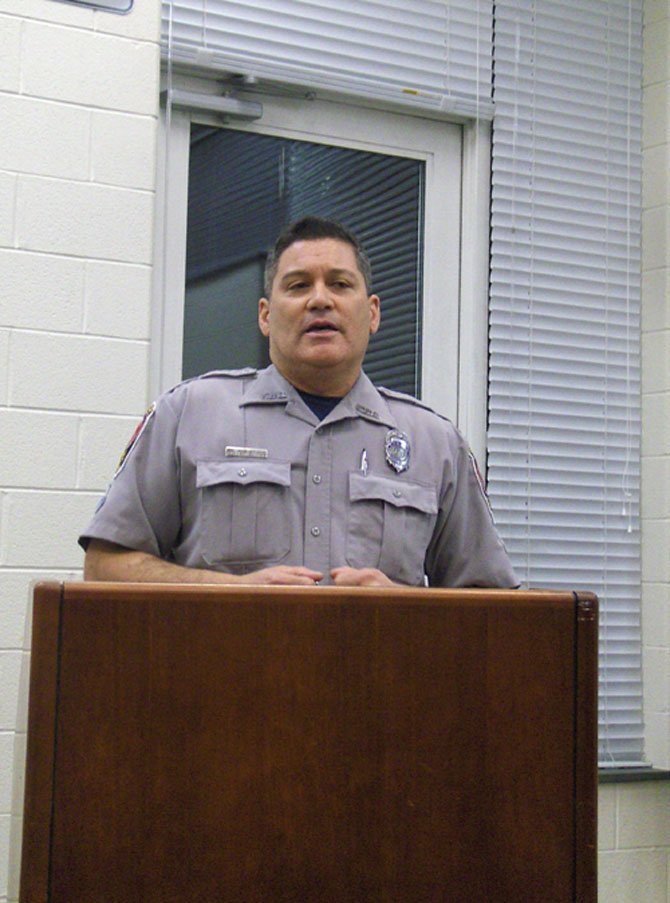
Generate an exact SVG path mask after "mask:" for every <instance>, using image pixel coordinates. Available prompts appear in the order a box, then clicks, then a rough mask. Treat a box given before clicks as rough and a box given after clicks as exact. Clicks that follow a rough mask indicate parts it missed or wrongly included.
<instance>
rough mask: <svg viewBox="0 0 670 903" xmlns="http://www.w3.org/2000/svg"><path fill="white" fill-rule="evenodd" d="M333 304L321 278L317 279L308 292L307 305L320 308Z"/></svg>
mask: <svg viewBox="0 0 670 903" xmlns="http://www.w3.org/2000/svg"><path fill="white" fill-rule="evenodd" d="M332 306H333V299H332V297H331V295H330V292H329V291H328V286H327V285H326V283H325V282H323V281H322V280H321V279H317V280H316V281H315V282H314V284H313V285H312V291H311V292H310V293H309V301H308V307H310V308H315V309H317V310H321V309H324V308H330V307H332Z"/></svg>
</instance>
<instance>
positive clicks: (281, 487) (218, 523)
mask: <svg viewBox="0 0 670 903" xmlns="http://www.w3.org/2000/svg"><path fill="white" fill-rule="evenodd" d="M290 486H291V465H290V462H288V461H268V460H262V461H249V460H240V459H237V460H235V461H212V460H201V461H198V462H197V465H196V487H197V488H198V489H199V490H201V491H202V530H201V543H202V557H203V558H204V560H205V561H206V562H207V564H210V565H217V564H249V563H258V564H261V563H270V562H276V561H280V560H281V559H283V558H285V557H286V556H287V555H288V553H289V551H290V549H291V526H290V522H289V492H290Z"/></svg>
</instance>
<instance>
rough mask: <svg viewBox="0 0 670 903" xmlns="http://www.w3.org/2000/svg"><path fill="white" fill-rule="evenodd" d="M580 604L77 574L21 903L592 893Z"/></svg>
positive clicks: (586, 668) (467, 902) (591, 897)
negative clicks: (45, 849) (141, 582)
mask: <svg viewBox="0 0 670 903" xmlns="http://www.w3.org/2000/svg"><path fill="white" fill-rule="evenodd" d="M577 612H578V604H577V599H576V598H575V596H574V595H573V594H572V593H514V592H507V591H504V592H503V591H499V592H498V591H475V590H470V591H457V590H423V591H413V590H400V591H398V592H395V591H391V592H389V591H388V590H340V589H337V590H336V589H319V588H317V589H314V590H311V589H308V590H298V591H296V590H295V589H281V588H277V589H271V590H268V589H261V588H253V589H246V590H244V591H243V592H240V591H238V590H236V589H232V588H231V589H223V590H222V589H220V588H214V587H206V588H201V587H190V588H185V587H176V588H175V587H168V586H162V587H158V586H146V585H145V586H133V585H126V586H121V585H108V584H66V585H65V588H64V595H63V604H62V610H61V624H60V635H61V642H60V665H59V668H60V681H59V692H58V713H57V724H56V737H55V744H54V746H55V764H54V772H53V773H54V788H53V806H52V815H51V825H50V837H51V845H50V873H49V886H50V893H49V896H48V898H44V897H38V896H34V895H31V894H33V891H32V889H31V886H30V883H28V884H25V885H24V886H23V887H22V894H21V900H22V903H37V901H38V900H39V901H40V903H41V901H42V900H44V899H47V900H48V903H74V901H76V903H103V901H104V903H172V901H174V903H177V901H179V903H184V901H217V903H227V901H231V903H232V901H235V903H247V901H248V903H256V901H258V903H260V901H262V903H275V901H276V903H289V901H301V903H304V901H319V903H365V901H370V903H391V901H392V903H415V901H416V903H419V901H421V903H424V901H425V903H428V901H431V903H432V901H435V903H437V901H439V903H444V901H445V900H449V901H450V903H489V901H490V903H505V901H512V900H513V901H514V903H518V901H520V900H523V901H524V903H535V901H537V903H567V901H574V900H579V903H595V883H594V882H592V881H591V877H590V876H592V874H593V863H594V862H595V852H594V850H595V848H594V846H593V842H594V840H595V819H594V818H593V815H594V812H595V810H594V803H593V799H592V797H593V795H594V792H595V786H594V785H593V783H592V781H591V778H590V777H589V775H591V773H592V771H593V769H594V768H595V758H594V749H595V746H594V741H593V737H594V736H595V724H593V723H592V717H593V711H592V708H590V707H589V706H590V699H591V696H590V695H589V694H591V693H592V689H593V687H592V685H591V686H590V687H589V688H588V689H587V691H586V697H585V696H584V689H583V688H581V687H580V686H579V682H580V681H584V680H585V679H586V678H585V676H586V677H588V678H589V679H591V678H590V677H589V675H591V665H592V661H593V658H592V651H591V645H592V644H593V636H592V635H591V633H592V632H591V633H588V632H587V634H585V635H584V636H582V635H581V633H580V629H581V628H580V626H579V623H580V622H579V619H578V615H577ZM39 616H40V615H38V617H39ZM35 655H38V650H37V649H36V651H35ZM585 662H586V664H584V663H585ZM38 670H39V667H38ZM50 673H52V672H48V671H47V674H46V676H44V675H40V676H39V677H38V678H37V680H38V681H39V682H41V684H42V685H44V683H45V682H46V683H47V684H48V683H49V680H50V677H49V674H50ZM585 699H586V703H585V702H584V700H585ZM36 712H37V714H36V715H35V717H34V718H33V712H32V710H31V731H32V730H38V731H39V730H40V727H39V726H38V727H36V726H35V725H36V721H35V719H38V720H39V717H40V715H39V708H38V709H36ZM51 723H52V727H53V720H52V722H51ZM41 730H42V732H41V734H40V735H39V736H40V737H41V738H42V739H41V740H40V743H47V742H48V736H49V730H48V729H46V730H45V729H41ZM591 758H593V762H592V761H591ZM42 768H43V766H42ZM582 771H583V774H582V773H581V772H582ZM587 797H588V798H587ZM32 804H33V805H35V800H34V799H33V803H32ZM36 811H37V812H42V813H44V812H45V811H46V810H45V806H44V804H43V803H40V804H38V805H37V807H36ZM37 821H39V817H37V816H36V815H35V814H33V815H30V816H29V821H28V822H27V824H28V825H32V828H31V830H35V829H36V824H37ZM41 828H42V831H43V830H44V826H43V825H42V826H41ZM37 834H38V835H39V831H37ZM578 845H579V847H581V848H580V849H578ZM38 846H39V845H38ZM30 849H31V846H30V843H29V845H28V847H26V850H27V851H28V858H29V859H30ZM578 857H581V858H579V861H578ZM24 864H25V860H24ZM35 867H36V868H37V870H38V871H40V870H43V868H44V857H42V859H39V857H38V859H37V860H36V866H35ZM25 868H29V869H31V870H32V868H33V865H32V864H30V865H26V866H25ZM24 874H25V872H24ZM37 883H38V884H39V882H37ZM43 883H44V882H43ZM577 888H579V896H576V893H577Z"/></svg>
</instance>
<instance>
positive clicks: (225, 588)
mask: <svg viewBox="0 0 670 903" xmlns="http://www.w3.org/2000/svg"><path fill="white" fill-rule="evenodd" d="M33 591H34V594H35V596H36V597H37V596H40V595H43V594H45V593H48V594H49V595H52V596H53V594H54V593H55V592H59V594H60V595H61V598H62V599H64V600H66V601H76V600H83V599H87V598H88V599H90V598H91V596H95V597H98V598H103V597H104V598H106V599H110V600H113V599H120V598H124V597H125V598H129V599H133V600H137V599H139V598H145V599H149V598H157V597H160V596H170V597H171V598H175V597H177V598H180V597H183V598H187V597H188V596H198V597H205V598H208V599H220V600H221V601H227V600H228V601H229V600H231V599H237V600H240V599H245V600H249V601H252V600H253V601H261V600H263V599H266V600H268V601H270V600H277V601H279V600H283V601H285V602H288V601H291V600H296V601H299V602H301V603H304V602H307V601H314V602H330V603H341V602H344V601H347V600H352V601H353V600H360V601H367V602H374V601H379V602H386V603H388V602H402V603H405V604H407V603H417V604H421V603H424V604H444V603H448V602H459V603H466V604H467V603H472V604H476V603H483V602H487V603H496V602H500V603H503V602H504V603H510V602H516V603H519V604H521V605H524V604H526V605H527V604H538V603H544V604H547V603H551V602H553V603H555V604H562V605H565V604H569V605H574V604H575V603H584V602H597V596H596V594H595V593H593V592H591V591H590V590H565V589H560V590H553V589H485V588H478V587H467V588H460V587H458V588H457V587H454V588H445V589H443V588H436V587H413V586H407V587H405V586H393V587H383V588H382V587H340V586H313V587H312V586H240V585H232V584H231V585H225V584H213V583H209V584H208V583H203V584H196V583H111V582H96V581H68V582H62V583H59V582H56V581H40V582H37V583H35V584H34V587H33Z"/></svg>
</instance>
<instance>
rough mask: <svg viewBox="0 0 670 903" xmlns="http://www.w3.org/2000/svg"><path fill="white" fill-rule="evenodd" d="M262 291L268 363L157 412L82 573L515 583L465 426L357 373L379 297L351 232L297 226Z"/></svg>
mask: <svg viewBox="0 0 670 903" xmlns="http://www.w3.org/2000/svg"><path fill="white" fill-rule="evenodd" d="M265 293H266V297H264V298H261V300H260V302H259V310H258V322H259V326H260V329H261V332H262V333H263V335H265V336H267V337H268V338H269V340H270V358H271V360H272V365H271V366H270V367H269V368H267V369H266V370H262V371H258V372H257V371H255V370H251V369H249V370H243V371H215V372H213V373H207V374H204V375H203V376H201V377H197V378H196V379H192V380H188V381H186V382H184V383H181V384H180V385H179V386H177V387H175V388H174V389H172V390H171V391H170V392H167V393H166V394H165V395H163V396H162V397H161V398H160V399H159V400H158V402H157V404H156V405H155V406H152V408H150V410H149V412H148V414H147V415H146V417H145V419H144V421H143V422H142V424H141V426H140V428H138V430H137V431H136V434H135V436H134V437H133V440H131V444H130V446H129V447H128V449H127V450H126V453H125V454H124V457H123V459H122V462H121V464H120V466H119V468H118V470H117V474H116V476H115V478H114V480H113V481H112V484H111V485H110V488H109V490H108V492H107V495H106V496H105V498H104V499H103V500H102V501H101V503H100V505H99V507H98V510H97V512H96V514H95V515H94V517H93V520H92V521H91V523H90V524H89V526H88V528H87V529H86V531H85V533H84V534H83V535H82V537H80V542H81V544H82V545H83V546H84V548H86V549H87V552H86V562H85V577H86V579H95V580H135V581H155V582H180V583H181V582H186V583H227V584H240V583H244V584H295V585H314V584H316V583H334V584H337V585H346V586H389V585H392V584H394V583H400V584H405V585H414V586H416V585H422V584H424V583H425V576H426V577H427V579H428V583H429V584H430V585H434V586H502V587H511V586H515V585H516V579H515V577H514V574H513V571H512V568H511V566H510V563H509V560H508V558H507V554H506V552H505V549H504V547H503V545H502V542H501V541H500V539H499V537H498V534H497V532H496V530H495V527H494V525H493V520H492V517H491V513H490V509H489V506H488V502H487V500H486V497H485V494H484V491H483V488H482V486H481V482H480V478H479V476H478V472H477V469H476V465H475V463H474V459H473V458H472V454H471V453H470V451H469V449H468V447H467V445H466V443H465V442H464V440H463V439H462V437H461V436H460V435H459V433H458V432H457V431H456V429H455V428H454V427H453V425H452V424H451V423H450V422H449V421H447V420H446V419H444V418H442V417H440V416H439V415H437V414H435V413H434V412H432V411H431V410H430V409H428V408H426V407H425V406H424V405H422V404H421V403H420V402H418V401H416V400H415V399H413V398H410V397H409V396H405V395H401V394H400V393H395V392H391V391H389V390H385V389H376V388H375V387H374V386H373V385H372V384H371V383H370V381H369V380H368V378H367V377H366V376H365V374H364V373H363V372H362V370H361V365H362V362H363V357H364V355H365V351H366V348H367V345H368V341H369V337H370V335H372V334H373V333H375V332H376V331H377V329H378V327H379V322H380V302H379V298H378V297H377V295H375V294H371V293H370V268H369V263H368V261H367V258H366V257H365V254H364V252H363V251H362V249H361V247H360V245H359V243H358V241H357V239H356V238H355V236H353V235H352V234H351V233H350V232H349V231H348V230H346V229H344V228H343V227H342V226H340V225H339V224H337V223H334V222H332V221H330V220H322V219H319V218H316V217H307V218H305V219H303V220H300V221H299V222H297V223H295V224H293V225H292V226H289V227H288V228H287V229H286V230H285V231H284V232H283V233H282V234H281V235H280V236H279V238H278V239H277V243H276V245H275V248H274V251H273V253H272V254H271V255H270V257H269V259H268V264H267V267H266V284H265ZM424 575H425V576H424Z"/></svg>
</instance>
